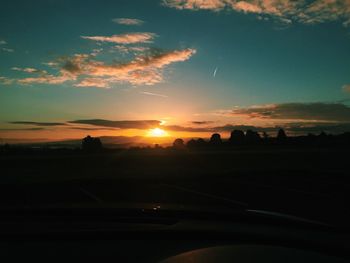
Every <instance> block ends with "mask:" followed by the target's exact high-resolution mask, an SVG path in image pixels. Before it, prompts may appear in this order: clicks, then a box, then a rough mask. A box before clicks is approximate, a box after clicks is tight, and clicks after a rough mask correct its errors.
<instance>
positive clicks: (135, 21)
mask: <svg viewBox="0 0 350 263" xmlns="http://www.w3.org/2000/svg"><path fill="white" fill-rule="evenodd" d="M112 21H113V22H114V23H117V24H120V25H127V26H139V25H142V24H143V23H144V22H143V21H142V20H140V19H135V18H115V19H112Z"/></svg>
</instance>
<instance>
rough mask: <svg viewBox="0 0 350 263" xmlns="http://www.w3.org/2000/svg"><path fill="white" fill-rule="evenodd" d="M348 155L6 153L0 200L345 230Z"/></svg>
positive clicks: (2, 159) (1, 160)
mask: <svg viewBox="0 0 350 263" xmlns="http://www.w3.org/2000/svg"><path fill="white" fill-rule="evenodd" d="M348 156H349V151H348V150H346V149H343V150H339V149H299V150H298V149H256V150H254V149H241V150H237V151H230V152H225V151H221V152H220V151H206V152H204V151H203V152H193V151H172V150H163V149H159V150H157V149H150V150H137V151H130V150H129V151H112V152H109V153H99V154H83V153H81V152H73V151H72V152H61V153H57V152H47V153H40V152H38V153H35V154H31V155H27V154H22V155H21V154H16V155H2V156H1V157H0V163H1V170H2V172H1V177H0V178H1V179H0V180H1V185H0V196H1V198H0V200H1V201H0V202H1V204H2V205H3V206H8V205H10V206H12V205H19V206H21V205H38V204H39V205H45V204H67V205H72V204H78V205H79V204H119V205H120V204H139V203H148V204H152V205H156V206H158V205H159V206H163V205H166V204H171V205H173V204H175V205H177V206H181V207H191V206H203V207H204V206H206V207H208V206H209V207H215V206H217V207H225V208H229V207H231V206H234V205H235V204H236V203H238V204H243V205H247V206H248V207H249V208H253V209H265V210H272V211H279V212H283V213H288V214H293V215H298V216H303V217H307V218H311V219H318V220H320V219H322V220H324V221H326V222H332V223H335V224H340V223H343V224H346V222H347V221H348V220H349V216H348V214H349V213H348V210H349V209H348V203H347V201H346V199H347V198H348V199H350V182H349V180H348V176H349V175H348V174H349V170H350V169H349V164H348Z"/></svg>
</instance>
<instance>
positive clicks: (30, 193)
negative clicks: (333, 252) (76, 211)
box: [0, 0, 350, 224]
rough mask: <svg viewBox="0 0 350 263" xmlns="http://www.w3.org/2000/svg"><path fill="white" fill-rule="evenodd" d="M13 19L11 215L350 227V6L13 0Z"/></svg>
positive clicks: (6, 124)
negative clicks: (194, 216) (104, 210)
mask: <svg viewBox="0 0 350 263" xmlns="http://www.w3.org/2000/svg"><path fill="white" fill-rule="evenodd" d="M0 23H1V27H0V93H1V96H0V107H1V110H0V161H1V170H2V172H1V174H2V175H1V177H0V188H1V189H0V195H1V196H2V198H1V201H0V202H1V208H14V207H15V208H21V207H36V206H50V207H55V206H61V207H67V206H69V207H77V208H78V207H96V206H109V207H113V208H115V209H118V208H120V207H123V208H134V207H137V208H140V209H144V208H145V207H147V208H148V209H152V210H164V209H172V208H174V207H175V208H176V209H177V210H178V211H179V210H181V211H184V210H186V211H213V212H218V211H225V212H232V211H237V210H240V209H242V207H243V208H244V209H250V210H251V211H265V212H264V213H267V212H266V211H268V213H270V212H271V213H272V212H273V213H280V214H287V215H291V216H300V217H303V218H307V219H310V220H320V221H326V222H332V223H336V224H338V223H340V222H347V220H348V218H346V213H347V210H348V204H347V203H346V202H345V201H344V200H346V198H348V196H347V195H349V194H348V193H349V185H348V184H347V183H346V179H347V176H348V172H349V165H348V160H347V159H348V156H349V155H348V154H349V146H350V133H349V132H350V105H349V99H350V93H349V92H350V48H349V47H350V29H349V28H350V27H349V26H350V1H348V0H346V1H345V0H344V1H340V0H339V1H337V0H334V1H325V0H311V1H293V0H284V1H282V0H269V1H267V0H259V1H258V0H246V1H240V0H147V1H136V0H125V1H124V0H114V1H68V0H59V1H58V0H57V1H56V0H50V1H47V0H45V1H44V0H38V1H20V0H11V1H10V0H2V1H1V9H0ZM271 213H270V214H271Z"/></svg>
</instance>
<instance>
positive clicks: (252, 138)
mask: <svg viewBox="0 0 350 263" xmlns="http://www.w3.org/2000/svg"><path fill="white" fill-rule="evenodd" d="M245 139H246V141H247V142H248V143H258V142H259V141H260V139H261V137H260V135H259V133H257V132H256V131H252V130H247V131H246V133H245Z"/></svg>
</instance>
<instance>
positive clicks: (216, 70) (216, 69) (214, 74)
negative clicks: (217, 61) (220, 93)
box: [213, 67, 218, 78]
mask: <svg viewBox="0 0 350 263" xmlns="http://www.w3.org/2000/svg"><path fill="white" fill-rule="evenodd" d="M216 72H218V67H216V68H215V70H214V73H213V77H214V78H215V76H216Z"/></svg>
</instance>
